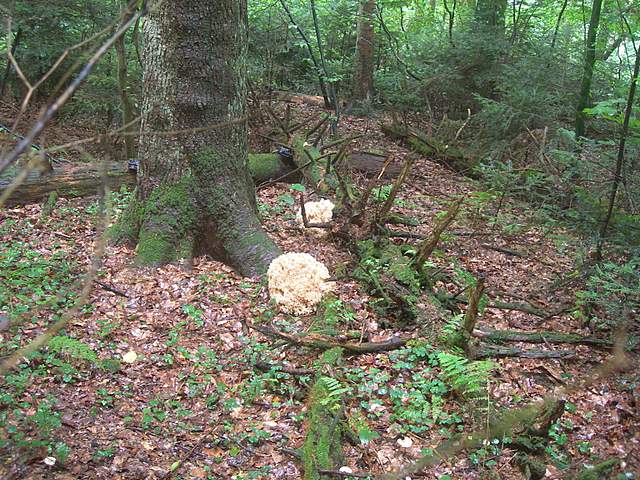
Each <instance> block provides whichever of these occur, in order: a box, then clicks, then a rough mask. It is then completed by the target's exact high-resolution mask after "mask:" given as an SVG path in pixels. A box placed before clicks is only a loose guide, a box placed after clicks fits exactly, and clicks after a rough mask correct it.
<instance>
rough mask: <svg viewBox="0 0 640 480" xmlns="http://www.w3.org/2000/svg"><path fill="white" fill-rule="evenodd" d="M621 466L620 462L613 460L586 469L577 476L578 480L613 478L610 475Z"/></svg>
mask: <svg viewBox="0 0 640 480" xmlns="http://www.w3.org/2000/svg"><path fill="white" fill-rule="evenodd" d="M619 464H620V460H619V459H617V458H612V459H609V460H606V461H604V462H602V463H598V464H597V465H593V466H591V467H586V468H585V469H584V470H582V472H580V473H579V474H578V475H577V476H576V480H599V479H601V478H611V477H610V476H609V475H610V474H611V472H612V471H613V469H614V468H616V467H617V466H618V465H619Z"/></svg>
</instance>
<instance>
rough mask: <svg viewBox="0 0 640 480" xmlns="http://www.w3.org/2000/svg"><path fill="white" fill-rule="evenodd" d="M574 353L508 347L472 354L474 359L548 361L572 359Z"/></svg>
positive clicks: (491, 348)
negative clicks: (514, 358) (551, 359)
mask: <svg viewBox="0 0 640 480" xmlns="http://www.w3.org/2000/svg"><path fill="white" fill-rule="evenodd" d="M575 356H576V354H575V352H572V351H570V350H521V349H518V348H509V347H487V346H483V347H482V348H479V349H478V350H476V351H475V352H474V355H473V358H474V359H481V358H508V357H517V358H532V359H549V358H573V357H575Z"/></svg>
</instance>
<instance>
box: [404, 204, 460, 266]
mask: <svg viewBox="0 0 640 480" xmlns="http://www.w3.org/2000/svg"><path fill="white" fill-rule="evenodd" d="M462 202H464V199H462V198H461V199H460V200H458V201H457V202H456V203H454V204H453V205H451V206H450V207H449V209H448V210H447V213H446V214H445V216H444V217H442V219H441V220H440V221H439V222H438V223H437V224H436V226H435V228H434V229H433V232H431V235H429V237H427V239H426V240H424V241H423V242H422V243H421V244H420V246H419V247H418V255H417V256H416V266H417V267H418V269H420V268H422V265H423V264H424V262H426V261H427V259H428V258H429V256H430V255H431V254H432V253H433V251H434V250H435V248H436V246H437V245H438V242H439V241H440V236H441V235H442V233H443V232H444V231H445V230H446V229H447V227H449V225H451V223H452V222H453V221H454V220H455V218H456V216H457V215H458V212H459V211H460V206H461V205H462Z"/></svg>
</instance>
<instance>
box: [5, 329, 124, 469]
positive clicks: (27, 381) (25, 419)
mask: <svg viewBox="0 0 640 480" xmlns="http://www.w3.org/2000/svg"><path fill="white" fill-rule="evenodd" d="M27 360H28V361H26V362H23V363H20V364H19V365H18V366H17V367H16V369H14V370H13V371H11V372H9V373H8V374H6V376H5V385H4V388H3V389H2V391H1V392H0V406H1V409H0V432H1V435H0V438H2V440H0V453H1V454H2V456H7V457H10V456H11V455H12V454H15V453H16V452H22V453H23V454H29V452H37V451H40V449H43V448H44V449H45V450H46V452H47V454H48V455H52V456H54V457H55V458H56V460H57V461H58V462H60V463H64V461H65V459H66V458H67V456H68V455H69V453H70V449H69V447H68V446H67V445H66V444H65V443H64V441H63V437H62V435H61V434H60V433H59V429H60V428H61V426H62V423H61V419H60V418H61V414H60V413H59V412H58V411H57V410H56V408H55V405H56V404H57V403H58V402H59V400H58V398H57V397H56V395H54V394H53V393H48V394H47V395H46V399H45V400H39V399H38V398H37V397H35V396H34V395H33V393H32V392H33V391H35V390H37V389H38V388H40V387H41V385H42V384H43V383H46V384H47V385H48V388H47V390H48V391H49V392H52V391H55V388H51V386H52V385H64V384H73V383H76V382H78V381H80V380H87V379H89V378H90V377H91V376H92V375H93V372H96V371H103V372H113V371H115V370H118V369H119V368H120V363H119V361H118V360H115V359H111V358H108V359H105V360H101V359H99V357H98V354H97V353H96V351H95V350H94V349H93V348H92V347H91V346H89V345H87V344H86V343H84V342H82V341H80V340H77V339H75V338H72V337H68V336H65V335H58V336H54V337H53V338H52V339H51V340H50V341H49V342H48V343H47V345H46V346H45V347H44V348H43V349H41V350H38V351H36V352H33V353H31V354H29V355H28V359H27ZM33 411H35V413H30V412H33Z"/></svg>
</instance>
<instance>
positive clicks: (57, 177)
mask: <svg viewBox="0 0 640 480" xmlns="http://www.w3.org/2000/svg"><path fill="white" fill-rule="evenodd" d="M362 155H363V154H358V156H357V157H355V160H354V162H355V168H356V169H358V170H360V171H363V172H365V173H366V174H370V175H377V174H378V173H379V170H378V169H377V165H378V163H376V162H373V163H371V162H367V160H366V159H364V160H363V157H362ZM370 155H374V154H370ZM307 161H308V159H307ZM303 164H304V163H303ZM347 164H348V165H351V157H349V158H348V161H347ZM371 165H373V166H372V167H371V168H369V167H370V166H371ZM296 168H297V167H296V165H295V164H294V163H293V162H291V161H287V160H286V159H284V158H282V157H281V156H280V155H278V154H276V153H250V154H249V171H250V172H251V177H252V178H253V182H254V183H255V185H256V186H258V185H261V184H264V183H266V182H273V181H278V182H289V183H294V182H297V181H299V180H300V178H301V174H300V173H299V171H296ZM391 171H392V172H395V170H394V169H392V170H391ZM104 172H105V174H104V179H105V181H106V185H107V186H108V187H109V188H110V189H112V190H117V189H119V188H120V187H121V186H123V185H126V186H129V187H134V186H135V185H136V174H135V172H131V171H129V170H127V168H126V166H125V165H123V164H122V163H117V162H109V163H107V164H106V165H105V166H104ZM320 172H321V170H316V172H315V174H316V175H318V176H317V177H315V178H316V179H318V180H319V179H320ZM392 174H393V173H392ZM12 181H13V178H12V177H6V178H1V179H0V195H1V194H2V193H3V192H4V191H5V190H6V189H7V188H8V187H9V185H11V182H12ZM102 182H103V177H102V173H101V168H100V167H99V166H98V165H96V164H94V163H82V164H76V165H71V164H65V165H56V168H55V169H54V170H53V171H52V172H47V173H45V174H42V173H39V172H34V173H32V174H29V176H27V179H26V180H25V181H24V182H23V183H22V184H21V185H20V186H19V187H18V188H16V189H15V190H14V191H13V192H12V194H11V196H10V197H9V198H8V200H7V205H20V204H26V203H33V202H38V201H40V200H42V199H44V198H47V197H48V196H49V194H50V193H51V192H57V193H58V195H59V196H61V197H86V196H89V195H95V194H96V193H97V192H98V189H99V187H100V186H101V185H102Z"/></svg>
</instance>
